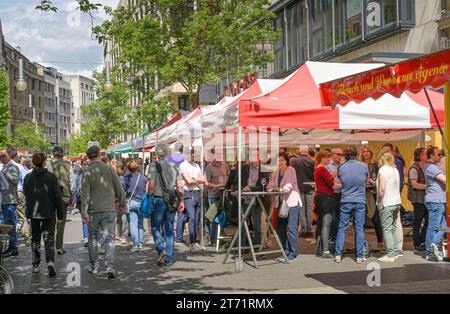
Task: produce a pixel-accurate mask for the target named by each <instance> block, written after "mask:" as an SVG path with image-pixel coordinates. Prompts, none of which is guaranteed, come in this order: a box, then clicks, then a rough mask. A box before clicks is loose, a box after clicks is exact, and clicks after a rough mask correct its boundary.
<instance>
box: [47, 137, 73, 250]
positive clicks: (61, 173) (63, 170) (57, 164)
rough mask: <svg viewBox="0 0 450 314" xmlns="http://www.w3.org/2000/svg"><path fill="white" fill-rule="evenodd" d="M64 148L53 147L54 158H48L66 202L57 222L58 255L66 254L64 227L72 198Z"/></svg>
mask: <svg viewBox="0 0 450 314" xmlns="http://www.w3.org/2000/svg"><path fill="white" fill-rule="evenodd" d="M63 157H64V150H63V148H62V147H61V146H55V147H54V148H53V160H47V163H46V167H47V169H48V171H50V172H51V173H54V174H55V175H56V177H57V178H58V181H59V186H60V189H61V194H62V199H63V202H64V210H63V219H62V221H61V222H58V223H57V224H56V250H57V254H58V255H62V254H65V253H66V251H64V248H63V240H64V227H65V224H66V219H67V209H68V208H69V203H70V201H71V199H72V196H71V192H70V191H71V189H70V163H69V162H68V161H65V160H64V159H63Z"/></svg>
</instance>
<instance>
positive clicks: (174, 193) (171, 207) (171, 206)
mask: <svg viewBox="0 0 450 314" xmlns="http://www.w3.org/2000/svg"><path fill="white" fill-rule="evenodd" d="M156 171H157V172H158V175H159V180H160V181H161V185H162V194H163V198H164V200H165V201H166V203H167V210H168V211H169V212H170V213H173V212H176V211H177V210H178V207H179V206H180V203H181V200H182V195H181V192H180V191H178V188H177V187H172V188H168V187H167V184H166V181H165V180H164V177H163V176H162V167H161V164H160V163H158V162H157V163H156Z"/></svg>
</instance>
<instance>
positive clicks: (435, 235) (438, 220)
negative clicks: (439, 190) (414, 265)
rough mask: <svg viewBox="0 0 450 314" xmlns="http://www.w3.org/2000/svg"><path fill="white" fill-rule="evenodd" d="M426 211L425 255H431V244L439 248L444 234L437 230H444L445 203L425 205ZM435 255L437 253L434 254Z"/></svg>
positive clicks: (445, 224) (445, 223)
mask: <svg viewBox="0 0 450 314" xmlns="http://www.w3.org/2000/svg"><path fill="white" fill-rule="evenodd" d="M425 205H426V207H427V210H428V229H427V237H426V240H425V248H426V250H427V251H426V255H427V256H430V255H431V250H430V249H431V244H432V243H434V244H435V245H436V246H438V247H439V243H440V242H441V239H442V237H443V236H444V232H442V231H439V228H441V227H442V228H445V227H446V226H447V222H446V220H445V203H426V204H425ZM436 253H437V252H436Z"/></svg>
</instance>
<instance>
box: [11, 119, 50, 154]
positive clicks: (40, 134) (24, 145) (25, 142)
mask: <svg viewBox="0 0 450 314" xmlns="http://www.w3.org/2000/svg"><path fill="white" fill-rule="evenodd" d="M11 144H13V145H14V146H16V147H17V148H19V149H24V150H27V151H29V152H32V153H37V152H49V151H50V149H51V145H50V144H49V143H48V142H47V141H46V140H45V136H44V131H43V130H42V128H40V127H38V128H37V130H36V124H35V123H33V122H23V123H20V124H18V125H17V126H16V128H15V136H14V138H12V143H11Z"/></svg>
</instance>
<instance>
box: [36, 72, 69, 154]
mask: <svg viewBox="0 0 450 314" xmlns="http://www.w3.org/2000/svg"><path fill="white" fill-rule="evenodd" d="M36 65H37V68H38V73H39V74H40V75H42V76H44V81H45V87H44V122H45V136H46V139H47V141H48V142H49V143H50V144H51V145H52V146H62V147H64V148H65V150H67V149H68V144H69V141H70V135H71V126H72V96H71V87H70V83H69V82H67V81H64V80H63V75H62V73H60V72H58V70H57V69H55V68H51V67H44V66H41V65H39V64H36Z"/></svg>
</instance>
